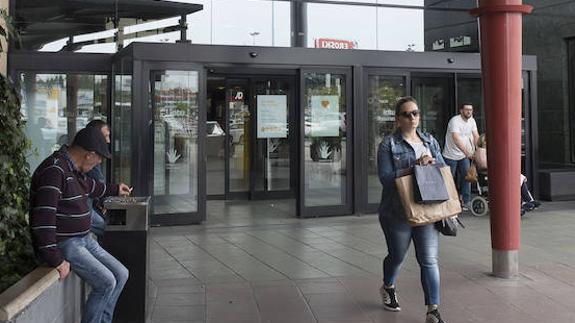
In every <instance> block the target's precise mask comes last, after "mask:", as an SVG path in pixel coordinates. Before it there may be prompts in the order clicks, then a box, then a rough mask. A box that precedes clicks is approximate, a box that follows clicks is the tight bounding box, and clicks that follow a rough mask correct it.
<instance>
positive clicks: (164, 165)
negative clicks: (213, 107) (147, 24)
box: [153, 71, 199, 214]
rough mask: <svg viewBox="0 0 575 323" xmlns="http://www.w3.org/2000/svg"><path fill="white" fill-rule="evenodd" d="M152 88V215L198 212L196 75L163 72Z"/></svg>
mask: <svg viewBox="0 0 575 323" xmlns="http://www.w3.org/2000/svg"><path fill="white" fill-rule="evenodd" d="M156 76H157V77H159V79H156V81H155V85H154V93H153V100H154V105H153V107H154V111H153V114H154V190H153V202H154V213H155V214H176V213H191V212H197V210H198V117H199V114H198V102H199V98H198V95H199V93H198V73H197V72H195V71H165V72H164V73H163V74H162V75H156Z"/></svg>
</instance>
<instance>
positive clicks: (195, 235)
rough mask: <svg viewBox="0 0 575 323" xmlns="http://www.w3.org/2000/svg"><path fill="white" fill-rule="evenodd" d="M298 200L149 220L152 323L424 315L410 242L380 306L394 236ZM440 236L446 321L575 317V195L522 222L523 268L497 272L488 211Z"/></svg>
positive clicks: (361, 320)
mask: <svg viewBox="0 0 575 323" xmlns="http://www.w3.org/2000/svg"><path fill="white" fill-rule="evenodd" d="M291 204H293V201H290V202H278V201H273V202H270V201H264V202H223V201H214V202H209V204H208V218H209V220H208V221H207V223H206V224H204V225H201V226H186V227H162V228H152V229H151V241H150V270H149V273H150V288H149V289H150V302H149V315H150V317H151V322H153V323H160V322H161V323H173V322H213V323H223V322H234V323H235V322H246V323H248V322H249V323H255V322H278V323H284V322H285V323H288V322H289V323H299V322H322V323H323V322H347V323H367V322H386V323H388V322H389V323H393V322H402V323H403V322H405V323H411V322H418V323H420V322H423V321H424V315H423V314H424V311H425V308H424V306H423V292H422V289H421V286H420V282H419V268H418V266H417V263H416V261H415V256H414V254H413V248H412V249H411V253H410V256H409V257H408V259H407V261H406V263H405V265H404V268H403V270H402V273H401V275H400V277H399V281H398V293H399V295H400V302H401V305H402V308H403V311H402V312H400V313H390V312H386V311H383V309H382V308H381V305H380V300H379V294H378V288H379V286H380V282H381V272H382V269H381V261H382V259H383V257H384V256H385V253H386V248H385V241H384V239H383V235H382V233H381V231H380V228H379V223H378V221H377V217H376V216H375V215H364V216H349V217H333V218H322V219H307V220H299V219H294V218H293V215H292V214H293V208H292V207H291ZM462 219H463V221H464V222H465V225H466V227H467V228H466V229H465V230H463V231H462V232H461V234H460V236H458V237H456V238H447V237H442V240H441V253H440V266H441V277H442V282H441V285H442V299H443V301H442V305H441V312H442V315H443V316H444V318H445V319H446V321H447V322H448V323H454V322H455V323H465V322H470V323H471V322H505V323H512V322H518V323H519V322H521V323H531V322H533V323H535V322H537V323H540V322H548V323H551V322H557V323H568V322H575V296H574V295H575V202H554V203H545V204H543V206H542V207H541V208H540V209H539V210H536V211H534V212H532V213H530V214H529V217H527V218H525V219H523V221H522V247H521V250H520V276H519V277H518V278H516V279H511V280H502V279H497V278H494V277H492V276H490V275H489V272H490V271H491V247H490V238H489V219H488V218H487V217H483V218H474V217H472V216H470V215H463V216H462Z"/></svg>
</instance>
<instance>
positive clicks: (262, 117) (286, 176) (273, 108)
mask: <svg viewBox="0 0 575 323" xmlns="http://www.w3.org/2000/svg"><path fill="white" fill-rule="evenodd" d="M254 89H255V95H256V97H257V99H256V111H257V129H258V134H257V136H258V137H257V140H256V147H255V149H256V160H255V165H254V167H255V170H254V171H255V176H254V180H255V183H254V186H255V190H256V191H266V192H270V191H287V190H289V189H290V187H291V186H290V139H289V125H288V119H289V118H288V116H289V112H290V110H289V107H290V103H291V102H289V99H290V98H289V95H288V94H289V92H290V87H289V83H288V82H285V81H282V80H266V81H259V82H255V85H254ZM260 105H261V106H260ZM264 105H265V106H264Z"/></svg>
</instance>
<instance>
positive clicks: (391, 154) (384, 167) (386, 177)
mask: <svg viewBox="0 0 575 323" xmlns="http://www.w3.org/2000/svg"><path fill="white" fill-rule="evenodd" d="M417 134H418V135H419V137H420V138H421V140H422V141H423V143H424V144H425V146H427V147H428V148H429V150H430V151H431V155H432V157H433V158H435V163H437V164H445V161H444V160H443V156H441V148H440V147H439V143H438V142H437V140H435V138H433V136H432V135H431V134H428V133H424V132H422V131H420V130H419V129H417ZM416 160H417V158H416V157H415V150H413V147H411V145H410V144H409V143H408V142H407V141H405V139H404V138H403V136H402V135H401V132H400V131H399V130H396V131H395V132H394V133H392V134H391V135H388V136H386V137H385V138H383V140H382V141H381V143H380V144H379V148H378V152H377V166H378V171H379V181H380V182H381V184H382V185H383V190H382V193H381V203H380V205H379V216H380V217H384V218H387V219H390V220H395V221H405V216H404V214H403V207H402V206H401V200H400V198H399V194H398V192H397V188H396V186H395V178H396V177H398V176H400V175H401V173H402V171H405V169H408V168H410V167H411V166H413V165H415V161H416Z"/></svg>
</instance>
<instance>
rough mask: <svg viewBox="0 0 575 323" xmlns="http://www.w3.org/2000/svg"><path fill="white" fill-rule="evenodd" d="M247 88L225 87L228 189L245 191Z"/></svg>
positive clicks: (247, 177)
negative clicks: (228, 149) (228, 121)
mask: <svg viewBox="0 0 575 323" xmlns="http://www.w3.org/2000/svg"><path fill="white" fill-rule="evenodd" d="M246 91H247V89H246V87H245V86H244V85H234V86H231V87H230V88H228V89H227V102H228V115H229V120H230V123H229V133H230V135H229V136H228V140H229V141H231V145H230V154H229V190H230V192H247V191H249V189H250V148H251V147H250V133H251V118H250V110H249V103H248V98H247V92H246Z"/></svg>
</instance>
